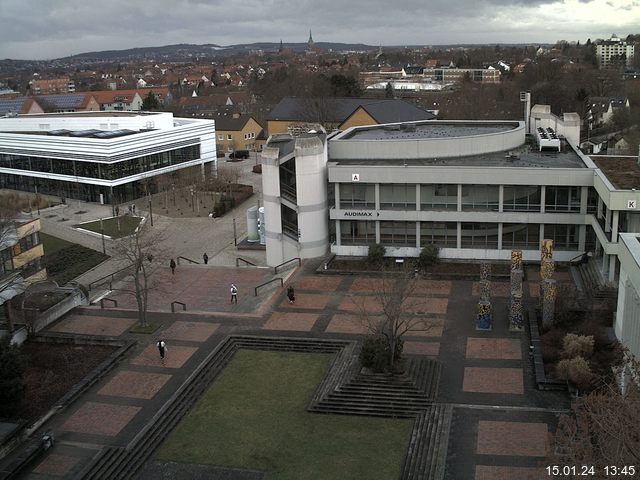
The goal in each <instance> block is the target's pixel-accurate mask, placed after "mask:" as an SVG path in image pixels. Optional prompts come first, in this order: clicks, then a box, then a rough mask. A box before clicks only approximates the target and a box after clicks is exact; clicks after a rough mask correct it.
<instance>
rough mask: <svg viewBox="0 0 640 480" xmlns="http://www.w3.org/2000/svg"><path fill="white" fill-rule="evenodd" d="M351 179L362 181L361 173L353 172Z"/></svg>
mask: <svg viewBox="0 0 640 480" xmlns="http://www.w3.org/2000/svg"><path fill="white" fill-rule="evenodd" d="M351 181H352V182H359V181H360V174H359V173H352V174H351Z"/></svg>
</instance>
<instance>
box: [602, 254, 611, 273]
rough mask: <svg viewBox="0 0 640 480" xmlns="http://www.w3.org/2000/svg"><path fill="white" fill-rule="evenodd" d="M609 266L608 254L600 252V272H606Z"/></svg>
mask: <svg viewBox="0 0 640 480" xmlns="http://www.w3.org/2000/svg"><path fill="white" fill-rule="evenodd" d="M608 268H609V255H608V254H606V253H604V251H603V252H602V270H601V271H602V272H606V271H607V269H608Z"/></svg>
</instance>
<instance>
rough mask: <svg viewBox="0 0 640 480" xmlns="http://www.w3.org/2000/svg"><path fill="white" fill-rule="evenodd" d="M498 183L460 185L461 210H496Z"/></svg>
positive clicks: (498, 191)
mask: <svg viewBox="0 0 640 480" xmlns="http://www.w3.org/2000/svg"><path fill="white" fill-rule="evenodd" d="M499 197H500V187H499V186H498V185H462V210H465V211H470V210H471V211H474V210H476V211H495V212H497V211H498V204H499V199H500V198H499Z"/></svg>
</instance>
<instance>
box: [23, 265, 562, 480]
mask: <svg viewBox="0 0 640 480" xmlns="http://www.w3.org/2000/svg"><path fill="white" fill-rule="evenodd" d="M305 265H306V264H303V267H302V268H301V269H299V270H297V271H294V272H293V275H292V277H291V278H288V279H287V280H286V284H285V287H286V285H287V284H292V285H294V286H295V288H296V303H295V304H294V305H289V304H288V302H287V300H286V297H285V288H279V287H275V286H274V287H272V288H271V289H270V290H269V289H265V291H264V293H263V294H261V295H260V297H259V298H258V299H256V298H255V297H254V296H253V291H252V288H253V286H254V285H255V284H257V283H260V282H261V281H262V280H263V279H265V278H271V277H272V276H273V275H272V273H271V272H272V270H268V269H249V268H244V269H243V268H240V269H229V268H223V269H220V268H217V267H214V268H207V267H204V266H198V265H195V266H193V267H190V266H187V265H181V266H179V267H178V269H177V272H176V276H175V277H172V276H171V274H170V272H169V271H168V269H167V268H166V266H163V267H161V268H160V269H159V273H158V279H159V280H160V281H162V282H164V283H165V284H166V285H168V286H170V287H171V288H172V290H171V292H170V293H168V294H167V293H166V292H165V293H164V294H162V295H160V294H159V292H158V293H157V294H156V297H154V300H153V301H154V302H155V306H156V307H162V308H161V310H163V311H166V310H167V308H166V305H165V304H167V302H168V301H169V300H170V299H174V298H175V299H179V300H180V301H185V299H186V302H185V303H187V305H188V307H187V308H188V309H187V312H185V314H182V313H179V312H177V313H175V314H173V315H166V314H164V316H155V314H154V313H153V312H152V313H150V316H151V320H152V321H153V322H158V323H160V324H161V329H159V330H158V331H157V332H156V333H154V334H152V335H148V336H145V335H134V334H130V333H128V330H129V328H130V327H131V326H132V325H133V324H135V323H136V321H135V319H133V318H132V317H133V315H132V314H131V313H126V312H123V313H122V317H120V316H118V315H119V314H118V313H117V311H114V310H113V309H112V311H111V312H110V313H109V315H111V316H101V315H99V314H91V315H78V314H74V315H69V316H67V317H66V318H64V319H63V320H61V321H59V322H57V323H56V324H54V325H53V326H52V328H51V329H50V330H52V331H57V332H66V333H72V334H90V335H103V336H105V335H108V336H120V337H121V338H123V339H125V338H135V339H137V340H138V342H139V343H140V344H139V345H138V346H136V347H135V348H134V349H133V350H132V351H131V353H130V357H129V359H128V360H125V361H123V362H121V363H120V364H119V365H118V366H117V367H116V368H115V370H114V371H112V372H111V373H110V374H108V375H106V376H105V378H104V379H101V380H99V381H98V383H97V384H96V385H95V386H93V387H92V388H91V389H90V390H89V391H88V392H87V393H86V394H84V396H83V397H81V398H80V399H79V400H77V401H76V403H74V404H73V405H72V406H71V407H68V408H67V410H65V411H63V412H62V413H60V414H58V416H56V417H54V419H52V420H51V421H50V423H51V425H45V427H43V428H52V429H53V430H54V431H56V439H57V440H59V441H58V442H57V443H56V446H54V448H53V449H52V451H50V452H49V453H48V454H47V455H46V456H45V458H44V459H43V460H42V461H41V462H39V463H38V464H37V465H36V466H35V467H33V470H32V471H33V473H34V474H44V473H45V472H46V474H47V475H52V476H56V475H58V476H69V477H70V476H72V474H74V473H77V471H78V470H79V469H80V468H82V466H83V465H84V464H85V463H86V462H87V461H88V459H89V458H91V457H92V456H93V455H94V454H95V451H93V450H89V451H87V450H86V449H85V450H82V449H81V448H80V447H78V445H79V444H81V443H82V442H89V443H90V444H94V443H95V444H98V445H120V446H126V444H127V443H128V442H129V441H130V440H131V439H132V438H133V436H134V435H135V434H136V433H137V432H138V431H139V430H140V428H142V427H143V426H144V425H145V424H146V422H148V421H149V419H151V418H152V416H153V415H154V414H155V413H156V412H157V411H158V409H159V408H160V407H161V406H162V405H164V403H165V402H166V401H167V400H168V399H169V398H170V397H171V395H172V393H173V392H175V391H176V390H177V389H178V388H179V387H180V385H182V383H183V382H184V381H185V380H186V379H187V378H188V376H189V375H190V374H191V372H192V371H193V369H194V368H195V366H196V365H198V364H200V362H202V360H204V358H205V357H206V356H207V355H208V354H210V352H212V351H213V350H214V349H215V348H216V346H217V345H218V344H219V342H220V341H221V340H222V339H224V338H225V336H226V335H227V334H229V333H230V332H233V331H240V332H242V331H244V330H247V329H248V331H249V333H251V334H253V333H257V330H259V329H260V328H262V329H264V330H265V331H269V332H282V333H275V335H278V336H285V335H287V333H286V332H288V331H290V332H292V334H294V335H296V334H297V335H304V336H320V337H321V336H323V335H325V334H331V335H334V336H340V335H346V336H348V337H349V338H354V337H358V336H361V335H364V334H366V333H367V332H368V329H367V328H366V326H365V325H363V322H362V320H361V318H360V315H359V313H360V309H359V307H358V305H359V304H356V303H354V300H355V301H357V302H364V305H366V306H367V308H368V309H369V310H371V313H370V314H369V315H370V318H371V319H373V320H375V319H376V317H379V312H380V305H379V303H378V302H377V300H376V296H375V290H376V288H379V287H380V284H381V279H379V278H371V277H361V276H324V275H316V274H314V273H312V270H313V269H312V268H305ZM231 281H234V282H236V283H237V284H238V287H239V289H240V295H239V305H238V306H235V305H229V303H228V302H229V298H228V284H229V283H230V282H231ZM493 285H494V286H495V285H498V287H496V288H497V289H498V290H497V291H496V293H497V295H496V298H495V299H494V305H495V308H494V312H495V318H494V330H493V331H492V332H490V333H487V334H486V335H485V334H483V333H479V332H476V331H475V328H474V323H473V316H474V313H475V303H476V302H477V297H473V296H472V295H471V293H472V292H474V289H475V288H477V282H471V281H448V280H443V281H440V280H424V279H420V280H418V282H417V285H416V290H415V291H414V293H415V295H413V296H412V297H410V298H409V299H408V301H407V305H408V304H409V303H412V302H414V301H415V302H417V303H419V304H420V306H421V309H420V310H419V309H418V308H415V309H413V310H412V311H423V312H427V313H425V314H419V315H418V316H417V317H415V318H417V319H419V320H421V321H424V322H426V324H427V326H428V327H429V328H428V329H427V330H426V331H411V332H409V333H408V334H407V335H406V337H405V346H404V352H405V353H406V354H407V355H418V356H427V357H437V358H438V359H439V360H440V361H441V362H442V363H443V371H442V380H441V393H440V395H439V401H443V402H452V403H457V404H459V403H471V404H475V405H480V406H481V405H491V406H493V405H498V406H500V405H504V406H511V405H515V406H523V405H526V406H538V405H539V406H547V405H548V403H549V402H548V401H547V400H545V399H546V398H557V397H549V395H554V394H550V393H547V392H545V393H542V392H536V391H534V390H533V389H532V387H530V386H529V385H530V383H532V382H530V378H531V375H532V368H531V366H529V365H528V363H529V362H528V357H526V356H525V357H524V358H522V346H521V345H522V341H521V337H520V336H519V335H514V334H510V333H509V332H508V331H507V329H506V298H505V297H503V296H501V293H504V291H506V290H504V288H505V286H508V282H494V283H493ZM533 286H535V287H536V288H537V283H530V287H529V288H530V289H531V288H532V287H533ZM178 296H179V297H180V298H178ZM372 307H373V308H372ZM193 311H196V312H207V311H210V312H212V313H215V316H213V315H212V316H207V315H206V314H204V313H202V314H198V315H193V314H191V312H193ZM376 312H378V313H376ZM248 317H251V319H248ZM158 337H161V338H164V339H165V340H166V341H167V344H168V350H167V355H166V360H165V364H164V365H163V364H162V363H161V362H160V358H159V354H158V350H157V348H156V346H155V342H156V340H157V338H158ZM563 402H564V401H563ZM561 405H562V406H563V408H564V407H565V406H568V401H566V403H561ZM454 410H455V411H459V412H467V413H464V415H459V416H460V418H461V419H462V420H460V421H458V422H454V427H452V428H453V430H452V436H451V437H450V442H449V452H450V457H451V458H452V459H457V460H456V461H453V460H451V461H450V462H449V463H448V464H447V478H476V479H477V480H478V479H481V480H484V479H495V478H505V479H510V478H523V479H533V478H538V477H536V472H537V470H536V469H535V468H533V467H534V465H533V464H532V463H531V462H532V461H533V460H536V459H538V458H539V457H540V456H542V455H544V454H545V452H546V450H547V448H548V447H547V445H548V441H549V440H548V436H549V433H548V432H550V431H552V430H553V428H554V422H555V421H556V420H557V418H556V417H555V416H553V415H546V416H545V415H542V414H540V415H531V414H530V413H528V412H526V411H522V412H520V411H514V410H500V409H498V410H496V409H494V408H493V407H491V409H488V410H483V409H475V408H474V409H465V408H464V407H460V406H458V407H456V408H455V409H454ZM465 415H466V416H465ZM456 425H457V426H456ZM76 451H77V452H76ZM76 453H77V455H76ZM501 459H504V460H501ZM56 465H57V466H56ZM507 465H508V466H507ZM56 468H57V469H58V470H56ZM65 469H66V470H65ZM55 472H61V473H55Z"/></svg>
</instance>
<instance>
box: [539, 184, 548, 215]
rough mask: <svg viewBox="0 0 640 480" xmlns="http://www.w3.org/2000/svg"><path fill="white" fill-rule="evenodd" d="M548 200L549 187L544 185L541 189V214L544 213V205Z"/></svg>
mask: <svg viewBox="0 0 640 480" xmlns="http://www.w3.org/2000/svg"><path fill="white" fill-rule="evenodd" d="M546 199H547V186H546V185H542V187H541V188H540V212H541V213H544V204H545V203H546Z"/></svg>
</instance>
